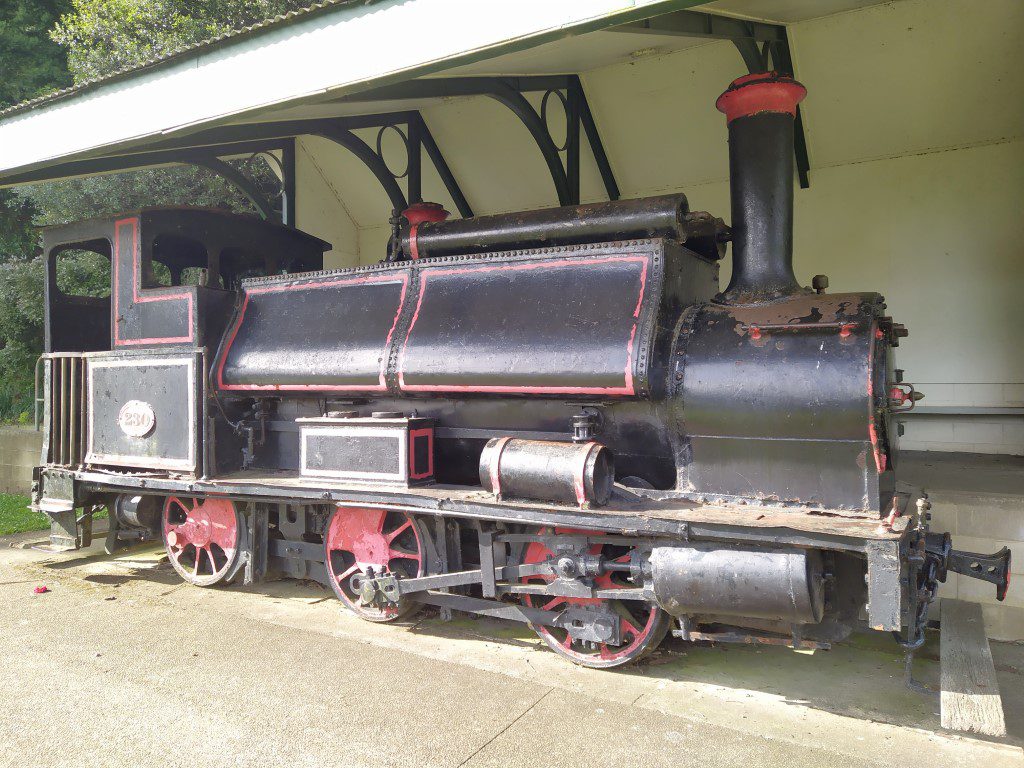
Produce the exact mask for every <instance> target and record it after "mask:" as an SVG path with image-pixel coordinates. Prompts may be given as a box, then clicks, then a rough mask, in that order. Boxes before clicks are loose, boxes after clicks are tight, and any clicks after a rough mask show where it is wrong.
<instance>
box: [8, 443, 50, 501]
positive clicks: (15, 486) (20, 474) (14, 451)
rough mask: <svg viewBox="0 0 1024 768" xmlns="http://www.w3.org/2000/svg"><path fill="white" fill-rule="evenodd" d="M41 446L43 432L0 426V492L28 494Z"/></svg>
mask: <svg viewBox="0 0 1024 768" xmlns="http://www.w3.org/2000/svg"><path fill="white" fill-rule="evenodd" d="M42 446H43V433H42V432H36V431H35V430H34V429H32V428H31V427H14V426H2V427H0V493H20V494H22V495H26V496H27V495H28V493H29V491H30V490H31V487H32V468H33V467H35V466H37V465H38V464H39V456H40V452H41V451H42Z"/></svg>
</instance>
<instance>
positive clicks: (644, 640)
mask: <svg viewBox="0 0 1024 768" xmlns="http://www.w3.org/2000/svg"><path fill="white" fill-rule="evenodd" d="M554 532H555V533H565V534H585V535H588V536H601V535H602V534H601V532H600V531H579V530H573V529H568V528H556V529H555V531H554ZM541 533H544V534H548V533H550V530H549V529H544V530H542V531H541ZM589 553H590V554H592V555H601V556H602V557H604V558H605V559H606V560H608V561H610V562H617V563H628V562H629V550H628V548H626V547H619V546H614V547H613V546H607V545H602V544H593V545H591V547H590V549H589ZM552 557H554V553H553V552H552V551H551V550H550V549H548V548H547V547H546V546H545V545H544V544H542V543H540V542H533V543H531V544H530V545H529V546H528V547H527V548H526V553H525V555H524V556H523V562H524V563H526V564H532V563H543V562H544V561H546V560H549V559H551V558H552ZM554 578H555V577H554V576H551V575H546V576H544V575H537V576H527V577H525V578H524V579H523V581H525V582H527V583H529V582H533V583H547V582H550V581H553V580H554ZM594 587H595V588H597V589H631V588H635V587H636V585H635V584H631V583H629V582H627V581H626V579H625V574H624V573H621V572H618V571H614V572H612V571H609V572H607V573H603V574H601V575H600V576H597V577H595V578H594ZM523 600H524V602H525V603H526V604H527V605H528V606H530V607H531V608H540V609H541V610H545V611H557V610H561V609H563V608H565V607H566V606H569V605H602V606H604V607H607V608H608V609H610V610H611V611H612V612H613V613H615V614H617V615H618V616H619V621H620V625H619V630H620V632H621V636H622V641H623V642H622V644H621V645H609V644H608V643H595V644H592V645H591V644H586V643H581V642H578V641H575V640H573V638H572V635H570V634H569V631H568V630H566V629H562V628H560V627H545V626H541V625H535V626H533V630H534V632H536V633H537V634H538V635H539V636H540V638H541V640H543V641H544V642H545V643H547V645H548V647H550V648H551V649H552V650H553V651H555V653H558V654H561V655H562V656H565V657H566V658H567V659H569V660H570V661H572V662H573V663H575V664H579V665H581V666H584V667H594V668H598V669H607V668H609V667H618V666H621V665H623V664H629V663H631V662H634V661H637V660H638V659H641V658H643V657H644V656H645V655H647V654H648V653H650V652H651V651H653V650H654V649H655V648H657V647H658V644H659V643H661V641H662V639H664V637H665V634H666V633H667V632H668V628H669V617H668V614H667V613H665V612H664V611H663V610H662V609H661V608H659V607H658V606H656V605H654V606H652V605H651V604H650V603H646V602H644V601H642V600H612V599H607V598H597V597H560V596H550V595H523Z"/></svg>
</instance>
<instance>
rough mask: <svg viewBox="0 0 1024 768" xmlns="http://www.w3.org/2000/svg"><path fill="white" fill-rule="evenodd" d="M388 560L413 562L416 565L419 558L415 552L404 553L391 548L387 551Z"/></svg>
mask: <svg viewBox="0 0 1024 768" xmlns="http://www.w3.org/2000/svg"><path fill="white" fill-rule="evenodd" d="M388 559H389V560H415V561H416V562H417V563H418V562H419V561H420V556H419V555H418V554H416V553H415V552H404V551H403V550H401V549H395V548H394V547H392V548H391V549H389V550H388Z"/></svg>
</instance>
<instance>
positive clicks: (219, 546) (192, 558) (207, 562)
mask: <svg viewBox="0 0 1024 768" xmlns="http://www.w3.org/2000/svg"><path fill="white" fill-rule="evenodd" d="M161 517H162V525H161V528H162V529H163V539H164V547H165V548H166V550H167V556H168V557H169V558H170V561H171V566H172V567H173V568H174V570H176V571H177V572H178V573H179V574H180V575H181V577H182V578H183V579H185V581H187V582H189V583H191V584H195V585H196V586H200V587H208V586H211V585H213V584H216V583H218V582H220V581H223V580H225V579H227V578H229V577H231V576H234V570H235V566H236V565H237V564H238V558H239V553H240V551H241V549H240V547H239V546H238V543H239V541H238V540H239V536H238V532H239V530H240V529H241V526H242V520H241V515H240V514H239V513H238V510H237V509H235V504H234V502H233V501H229V500H228V499H219V498H208V499H191V498H179V497H177V496H169V497H168V498H167V500H166V501H165V502H164V509H163V514H162V516H161Z"/></svg>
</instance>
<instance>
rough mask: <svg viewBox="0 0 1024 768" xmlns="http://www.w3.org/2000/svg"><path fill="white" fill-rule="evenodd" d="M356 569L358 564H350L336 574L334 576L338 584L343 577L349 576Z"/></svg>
mask: <svg viewBox="0 0 1024 768" xmlns="http://www.w3.org/2000/svg"><path fill="white" fill-rule="evenodd" d="M358 570H359V566H358V565H350V566H349V567H348V568H346V569H345V571H344V572H343V573H340V574H338V576H337V577H336V578H337V579H338V583H339V584H340V583H341V582H343V581H344V580H345V579H347V578H348V577H349V576H351V575H352V574H353V573H355V572H356V571H358Z"/></svg>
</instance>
